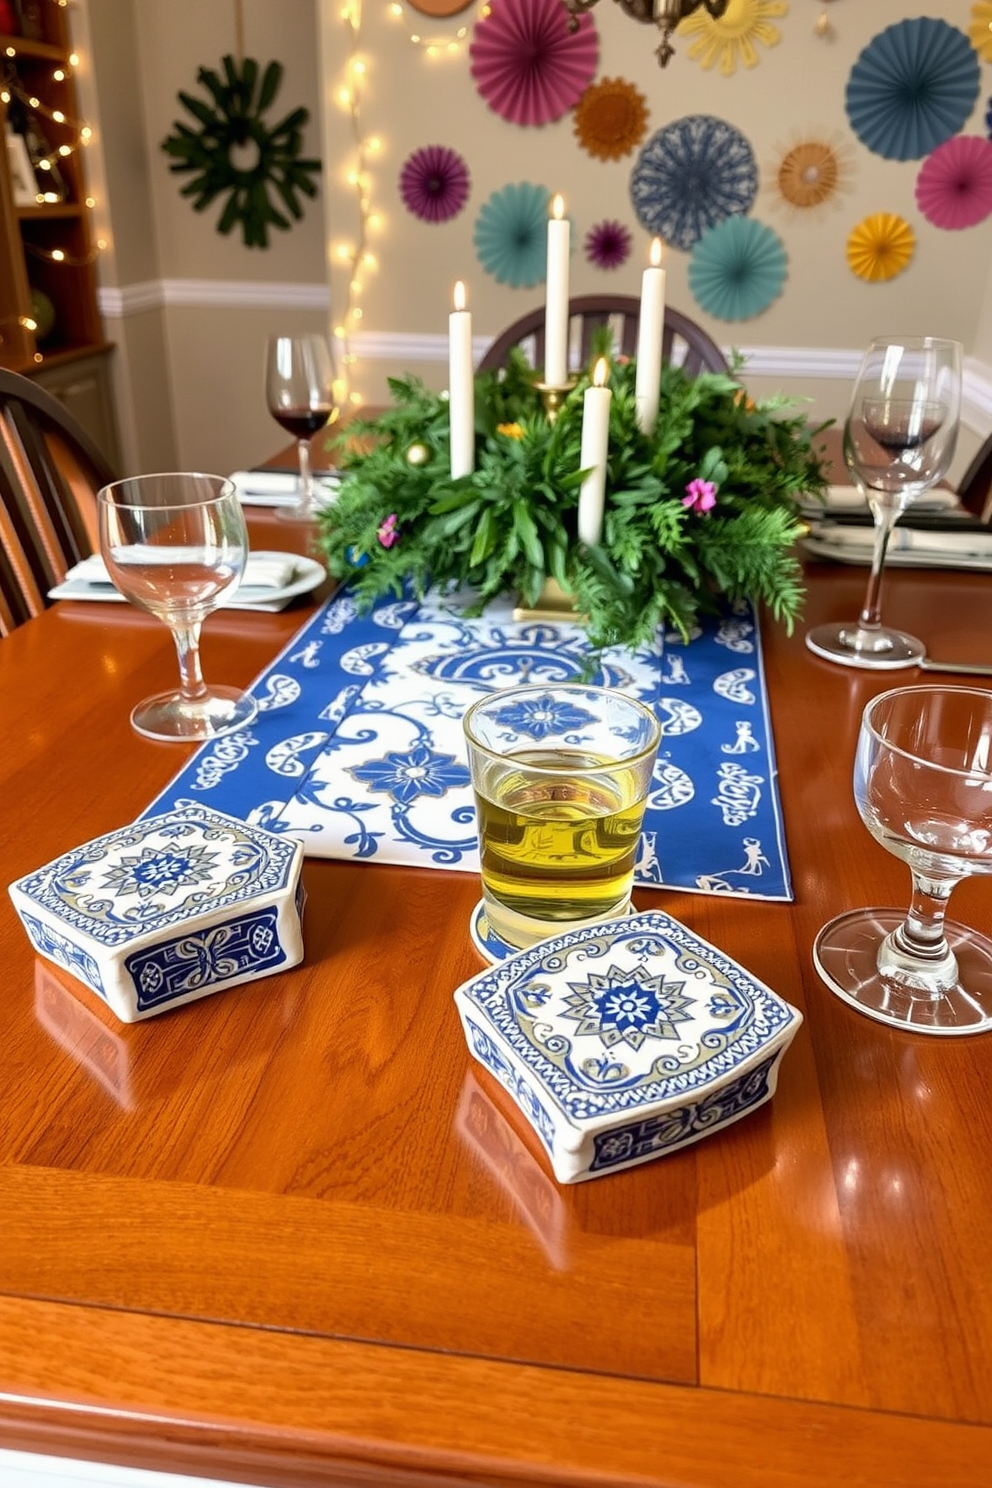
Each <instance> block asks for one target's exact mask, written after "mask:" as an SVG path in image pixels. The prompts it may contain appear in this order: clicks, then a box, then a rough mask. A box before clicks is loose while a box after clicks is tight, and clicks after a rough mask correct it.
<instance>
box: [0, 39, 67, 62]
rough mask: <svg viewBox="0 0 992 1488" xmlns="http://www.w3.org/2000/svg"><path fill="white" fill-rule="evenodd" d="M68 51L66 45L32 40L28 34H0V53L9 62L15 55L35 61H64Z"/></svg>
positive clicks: (13, 59)
mask: <svg viewBox="0 0 992 1488" xmlns="http://www.w3.org/2000/svg"><path fill="white" fill-rule="evenodd" d="M69 52H70V48H69V46H68V45H59V44H56V45H53V44H52V43H51V42H48V41H34V40H32V38H31V37H30V36H0V55H2V56H5V57H6V58H7V60H8V61H10V62H13V61H15V60H16V58H17V57H28V58H31V59H33V60H34V61H36V62H66V61H67V60H68V57H69Z"/></svg>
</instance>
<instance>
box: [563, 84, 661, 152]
mask: <svg viewBox="0 0 992 1488" xmlns="http://www.w3.org/2000/svg"><path fill="white" fill-rule="evenodd" d="M647 127H648V106H647V103H646V102H645V99H644V94H643V93H642V92H641V91H640V89H639V88H635V87H634V84H633V83H628V82H627V80H626V79H625V78H601V79H600V81H599V82H598V83H592V84H590V86H589V87H588V88H587V89H586V90H585V92H584V93H583V95H582V97H581V98H580V99H579V101H578V104H577V105H576V109H575V120H574V124H573V128H574V130H575V137H576V139H577V140H578V142H579V144H580V145H581V146H582V148H583V150H588V152H589V154H590V155H595V156H596V158H597V159H598V160H619V159H620V157H621V156H622V155H629V154H630V152H631V150H633V149H634V148H635V146H637V145H639V144H640V142H641V140H642V139H643V138H644V134H645V131H646V130H647Z"/></svg>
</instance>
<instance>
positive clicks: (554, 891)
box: [476, 750, 644, 934]
mask: <svg viewBox="0 0 992 1488" xmlns="http://www.w3.org/2000/svg"><path fill="white" fill-rule="evenodd" d="M529 766H538V767H539V770H538V771H534V770H531V769H529V768H528V767H529ZM607 767H608V768H609V771H610V773H609V774H606V773H605V768H607ZM597 771H604V773H593V772H597ZM476 804H477V809H478V816H479V843H480V850H481V855H482V882H483V887H484V889H485V891H486V899H487V904H488V908H489V918H490V920H491V921H492V923H493V927H494V929H496V931H497V933H503V931H502V930H501V926H500V917H499V906H500V905H502V906H504V907H505V908H506V909H507V910H508V911H510V912H511V914H513V915H525V916H527V917H529V918H533V919H535V920H538V921H544V920H546V921H549V922H550V923H549V925H548V930H547V933H548V934H551V933H552V932H553V930H554V928H555V924H558V923H560V922H562V921H570V920H588V919H593V918H596V917H598V916H603V917H604V918H605V917H608V916H609V915H611V914H615V913H617V912H618V911H621V910H622V909H623V907H624V905H625V904H626V902H627V900H628V898H629V897H630V890H631V885H632V883H633V876H634V862H635V859H636V857H637V844H638V841H639V838H640V831H641V820H642V817H643V814H644V797H643V795H641V796H638V795H637V775H636V772H635V771H634V770H633V769H627V768H625V767H624V766H623V765H617V764H610V763H609V762H608V761H605V760H601V759H597V758H596V757H595V756H591V755H588V754H579V753H569V752H567V751H563V750H555V751H546V752H542V751H541V750H527V751H521V752H520V753H519V754H515V755H513V756H511V757H509V758H508V759H506V760H505V761H503V762H502V763H501V766H500V771H499V773H498V775H496V773H495V772H493V776H492V778H491V784H490V783H489V782H484V783H483V788H482V789H481V790H480V789H477V791H476ZM493 901H496V903H495V904H494V903H493Z"/></svg>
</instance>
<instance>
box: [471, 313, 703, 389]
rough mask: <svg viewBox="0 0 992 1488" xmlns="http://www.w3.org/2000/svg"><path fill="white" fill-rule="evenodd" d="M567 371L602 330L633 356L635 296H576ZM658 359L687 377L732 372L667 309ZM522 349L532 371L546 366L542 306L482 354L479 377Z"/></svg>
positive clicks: (690, 325) (697, 331)
mask: <svg viewBox="0 0 992 1488" xmlns="http://www.w3.org/2000/svg"><path fill="white" fill-rule="evenodd" d="M568 310H569V366H570V367H572V368H573V369H574V368H575V367H584V366H586V365H587V364H588V362H589V358H590V356H591V355H592V348H593V341H594V339H595V337H596V333H597V332H598V331H599V330H601V329H602V327H603V326H609V327H610V329H611V330H612V332H613V340H614V346H615V348H616V352H617V353H618V354H622V355H623V356H635V355H636V353H637V327H638V321H639V318H640V310H641V302H640V300H638V299H637V298H636V297H635V296H633V295H616V294H599V295H578V296H576V297H575V298H573V299H571V300H569V304H568ZM661 345H662V357H663V359H664V360H665V361H666V362H674V363H676V364H677V365H679V366H681V367H684V368H685V370H686V372H687V373H688V374H689V376H691V377H695V375H696V374H697V373H698V372H703V371H706V372H729V371H730V366H729V364H728V362H727V359H726V357H725V356H724V354H723V352H722V351H721V350H720V348H719V346H717V344H716V342H715V341H714V340H713V338H712V337H711V336H710V335H708V334H707V332H706V331H704V330H703V328H702V326H700V325H697V324H696V322H695V321H694V320H690V319H689V317H688V315H683V314H682V312H681V310H676V309H674V308H673V307H672V306H670V305H666V306H665V324H664V330H663V334H662V343H661ZM513 346H520V347H522V349H523V351H524V353H525V355H526V356H527V358H528V360H529V361H530V363H531V366H533V367H540V366H541V365H542V364H543V362H544V306H543V305H538V306H537V308H536V309H534V310H530V311H528V312H527V314H526V315H522V316H521V317H520V319H519V320H515V321H514V322H513V324H512V325H511V326H508V327H507V328H506V330H505V331H503V332H502V334H501V335H499V336H497V337H496V339H495V340H494V341H493V342H492V344H491V345H490V346H489V347H488V348H487V349H486V352H485V354H484V355H483V357H482V360H481V361H480V363H479V371H480V372H490V371H494V370H495V369H496V368H498V367H502V366H503V365H504V363H505V362H506V358H507V355H508V354H509V351H510V348H511V347H513Z"/></svg>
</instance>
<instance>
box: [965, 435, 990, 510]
mask: <svg viewBox="0 0 992 1488" xmlns="http://www.w3.org/2000/svg"><path fill="white" fill-rule="evenodd" d="M958 499H959V501H960V502H961V505H962V506H963V507H964V508H965V510H966V511H970V512H974V514H975V516H976V517H981V518H982V520H983V521H984V522H988V521H990V520H992V434H990V435H989V436H988V438H987V439H986V441H985V443H984V444H983V445H982V447H981V449H980V450H979V451H978V453H977V455H976V456H975V458H974V459H973V460H972V462H971V464H970V465H969V466H968V469H967V470H966V471H965V473H964V475H963V476H962V477H961V480H960V483H959V484H958Z"/></svg>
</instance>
